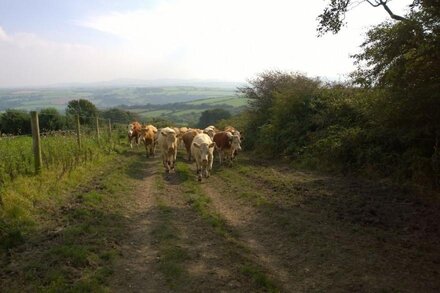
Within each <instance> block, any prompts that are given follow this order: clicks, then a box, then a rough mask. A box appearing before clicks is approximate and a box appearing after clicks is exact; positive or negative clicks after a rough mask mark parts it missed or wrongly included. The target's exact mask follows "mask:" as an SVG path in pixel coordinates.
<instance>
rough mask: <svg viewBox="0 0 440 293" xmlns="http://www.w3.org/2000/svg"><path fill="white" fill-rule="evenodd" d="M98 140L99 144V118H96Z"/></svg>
mask: <svg viewBox="0 0 440 293" xmlns="http://www.w3.org/2000/svg"><path fill="white" fill-rule="evenodd" d="M96 140H97V141H98V143H99V118H98V116H96Z"/></svg>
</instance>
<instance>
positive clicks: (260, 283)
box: [241, 263, 280, 292]
mask: <svg viewBox="0 0 440 293" xmlns="http://www.w3.org/2000/svg"><path fill="white" fill-rule="evenodd" d="M241 272H242V273H243V274H244V275H246V276H248V277H250V278H251V279H252V281H253V282H254V283H255V285H257V287H260V288H264V289H265V291H267V292H280V290H279V289H278V288H277V287H276V286H275V284H274V283H273V282H272V281H271V280H270V279H269V278H268V277H267V276H266V275H265V274H264V273H263V272H262V271H261V270H260V269H258V268H257V267H255V266H254V265H252V264H250V263H247V264H244V265H243V267H242V268H241Z"/></svg>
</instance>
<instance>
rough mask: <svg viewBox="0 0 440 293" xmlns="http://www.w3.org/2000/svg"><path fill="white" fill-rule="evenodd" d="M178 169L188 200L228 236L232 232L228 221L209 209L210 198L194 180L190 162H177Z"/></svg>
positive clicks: (203, 216) (208, 220)
mask: <svg viewBox="0 0 440 293" xmlns="http://www.w3.org/2000/svg"><path fill="white" fill-rule="evenodd" d="M176 171H177V173H178V174H179V177H180V179H181V181H182V186H183V187H184V193H185V195H186V197H187V201H188V203H189V204H191V206H192V207H193V208H194V209H195V210H196V211H197V213H198V214H199V215H200V216H201V217H202V218H203V219H205V220H206V221H207V222H208V223H209V224H210V225H211V226H212V227H213V228H214V230H215V231H216V232H217V233H220V234H221V235H223V236H227V235H229V234H230V233H231V231H229V230H228V229H227V227H226V223H225V221H224V219H223V218H222V217H221V215H220V214H218V213H214V212H212V211H211V210H210V209H209V203H210V202H211V200H210V198H209V197H207V196H206V195H205V194H204V193H203V191H202V189H201V187H200V185H199V184H198V183H196V182H194V181H193V175H192V173H193V172H192V171H191V170H190V168H189V165H188V164H184V163H183V164H177V165H176Z"/></svg>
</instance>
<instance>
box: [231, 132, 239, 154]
mask: <svg viewBox="0 0 440 293" xmlns="http://www.w3.org/2000/svg"><path fill="white" fill-rule="evenodd" d="M231 150H232V158H234V157H235V155H236V154H237V153H238V152H239V151H241V139H240V136H238V135H233V136H232V140H231Z"/></svg>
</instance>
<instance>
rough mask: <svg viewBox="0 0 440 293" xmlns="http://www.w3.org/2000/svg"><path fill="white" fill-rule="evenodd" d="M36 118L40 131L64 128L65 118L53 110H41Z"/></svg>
mask: <svg viewBox="0 0 440 293" xmlns="http://www.w3.org/2000/svg"><path fill="white" fill-rule="evenodd" d="M38 116H39V117H38V120H39V123H40V129H41V130H42V131H47V130H60V129H62V128H63V127H64V126H65V122H66V119H65V117H64V116H62V115H61V114H60V112H58V110H57V109H55V108H45V109H41V110H40V114H39V115H38Z"/></svg>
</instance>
